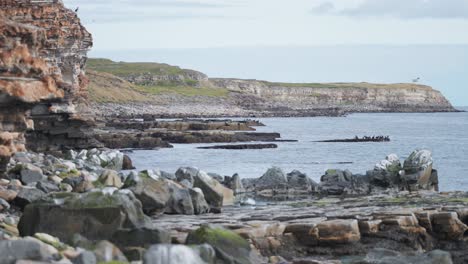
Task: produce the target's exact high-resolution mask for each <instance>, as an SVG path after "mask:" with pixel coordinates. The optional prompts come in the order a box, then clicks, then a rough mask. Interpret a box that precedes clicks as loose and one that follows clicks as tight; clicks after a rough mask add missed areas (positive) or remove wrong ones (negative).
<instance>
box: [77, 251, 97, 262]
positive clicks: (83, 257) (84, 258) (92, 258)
mask: <svg viewBox="0 0 468 264" xmlns="http://www.w3.org/2000/svg"><path fill="white" fill-rule="evenodd" d="M71 262H72V263H73V264H97V259H96V255H94V253H92V252H91V251H83V252H81V253H80V254H79V255H78V256H77V257H76V258H72V259H71Z"/></svg>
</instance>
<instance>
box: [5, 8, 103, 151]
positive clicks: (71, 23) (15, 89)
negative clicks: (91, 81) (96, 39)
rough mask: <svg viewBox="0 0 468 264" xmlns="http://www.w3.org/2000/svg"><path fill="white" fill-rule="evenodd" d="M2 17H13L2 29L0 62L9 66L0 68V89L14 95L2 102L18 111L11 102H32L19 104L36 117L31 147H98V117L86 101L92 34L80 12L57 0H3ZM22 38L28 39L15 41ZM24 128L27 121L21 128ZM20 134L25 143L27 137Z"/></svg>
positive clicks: (45, 149)
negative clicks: (94, 133) (90, 112)
mask: <svg viewBox="0 0 468 264" xmlns="http://www.w3.org/2000/svg"><path fill="white" fill-rule="evenodd" d="M0 16H3V17H5V18H6V19H9V20H11V21H12V22H9V24H8V23H6V24H5V26H4V27H7V26H8V27H9V29H8V30H2V34H3V39H4V40H3V43H2V54H1V61H2V67H6V68H7V69H11V70H7V71H6V72H5V71H3V72H1V73H0V76H1V79H0V91H1V92H2V93H6V94H8V95H9V98H10V100H2V105H3V106H5V107H7V108H8V109H10V110H11V112H14V113H16V112H18V111H17V110H14V109H15V107H20V106H18V104H14V105H12V103H11V101H15V100H19V101H21V102H24V103H27V104H28V106H27V107H21V108H22V111H24V110H27V109H30V110H31V111H28V114H27V116H28V117H29V118H31V119H32V120H33V121H34V126H32V122H29V124H30V126H31V127H30V128H34V130H31V131H29V132H28V133H27V134H26V138H27V147H28V149H31V150H34V151H59V150H61V149H63V148H88V147H96V146H99V144H98V142H96V141H95V140H93V139H91V136H90V128H91V127H92V126H93V125H94V123H93V121H94V120H93V119H92V117H91V116H90V115H88V114H87V107H86V105H85V100H86V96H87V84H88V79H87V78H86V76H85V74H84V66H85V63H86V59H87V57H86V54H87V52H88V50H89V48H90V47H91V46H92V37H91V34H90V33H89V32H88V31H86V29H85V28H84V27H83V26H82V25H81V23H80V20H79V18H78V17H77V15H76V14H75V13H74V12H73V11H71V10H69V9H67V8H65V7H64V5H63V3H62V1H59V0H49V1H40V2H37V1H36V2H34V1H30V0H27V1H23V0H21V1H20V0H1V1H0ZM28 30H29V31H31V32H29V31H28ZM3 32H4V33H3ZM18 38H19V39H21V41H22V42H24V43H22V44H17V43H16V44H15V40H16V39H18ZM31 47H34V49H35V51H34V52H32V51H31ZM11 98H13V99H11ZM49 99H54V100H49ZM32 104H34V105H32ZM12 106H13V107H12ZM7 112H8V111H2V113H4V114H7ZM6 116H7V115H6ZM8 116H9V117H8V118H11V117H10V115H8ZM15 119H16V120H19V119H24V118H23V116H21V115H20V116H17V117H16V118H15ZM20 123H23V124H25V123H26V122H20ZM16 124H18V122H16ZM17 127H18V126H17V125H16V126H15V127H13V126H10V127H9V128H10V129H8V130H7V131H19V130H18V129H17ZM2 130H5V127H2ZM25 130H26V126H23V127H22V129H21V132H24V131H25ZM19 139H20V140H19V141H20V142H22V143H23V145H24V138H22V136H19ZM4 141H5V140H4ZM13 152H14V151H13Z"/></svg>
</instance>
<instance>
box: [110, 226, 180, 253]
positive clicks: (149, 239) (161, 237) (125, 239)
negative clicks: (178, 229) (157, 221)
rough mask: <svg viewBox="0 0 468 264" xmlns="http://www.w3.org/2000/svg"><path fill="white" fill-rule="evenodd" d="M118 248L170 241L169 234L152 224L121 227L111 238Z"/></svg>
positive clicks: (145, 245)
mask: <svg viewBox="0 0 468 264" xmlns="http://www.w3.org/2000/svg"><path fill="white" fill-rule="evenodd" d="M110 241H112V243H115V244H116V245H117V246H118V247H119V248H126V247H144V248H148V247H150V246H151V245H154V244H168V243H171V235H170V234H169V232H168V231H167V230H163V229H160V228H158V227H156V226H154V225H148V226H144V227H140V228H134V229H121V230H118V231H117V232H115V233H114V235H113V236H112V238H111V240H110Z"/></svg>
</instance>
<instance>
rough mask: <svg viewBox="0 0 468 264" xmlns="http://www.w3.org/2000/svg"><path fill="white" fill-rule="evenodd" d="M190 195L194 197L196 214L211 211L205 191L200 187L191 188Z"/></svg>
mask: <svg viewBox="0 0 468 264" xmlns="http://www.w3.org/2000/svg"><path fill="white" fill-rule="evenodd" d="M189 192H190V196H191V197H192V204H193V210H194V213H195V214H196V215H199V214H205V213H209V212H210V206H209V205H208V203H207V202H206V200H205V196H204V195H203V191H202V190H201V189H200V188H193V189H189Z"/></svg>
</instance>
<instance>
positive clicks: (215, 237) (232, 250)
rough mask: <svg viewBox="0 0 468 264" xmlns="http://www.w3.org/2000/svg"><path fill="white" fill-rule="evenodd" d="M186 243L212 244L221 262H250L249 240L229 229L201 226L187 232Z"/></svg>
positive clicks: (240, 263)
mask: <svg viewBox="0 0 468 264" xmlns="http://www.w3.org/2000/svg"><path fill="white" fill-rule="evenodd" d="M187 244H195V245H201V244H208V245H210V246H212V247H213V248H214V249H215V252H216V258H217V260H219V261H220V262H221V263H234V264H250V263H252V262H251V259H250V256H251V253H252V252H251V248H250V244H249V242H247V240H245V239H244V238H242V237H241V236H239V235H238V234H236V233H234V232H232V231H230V230H226V229H223V228H219V227H209V226H202V227H200V228H199V229H197V230H195V231H193V232H190V233H189V235H188V237H187Z"/></svg>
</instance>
